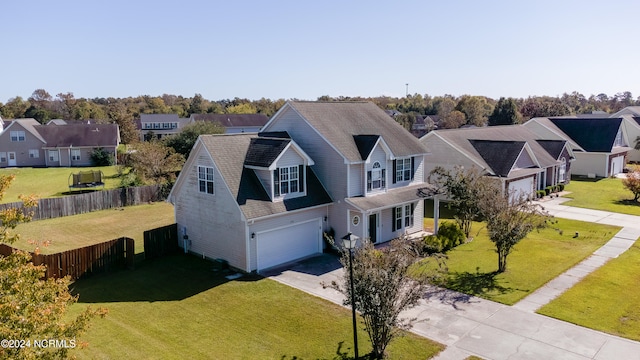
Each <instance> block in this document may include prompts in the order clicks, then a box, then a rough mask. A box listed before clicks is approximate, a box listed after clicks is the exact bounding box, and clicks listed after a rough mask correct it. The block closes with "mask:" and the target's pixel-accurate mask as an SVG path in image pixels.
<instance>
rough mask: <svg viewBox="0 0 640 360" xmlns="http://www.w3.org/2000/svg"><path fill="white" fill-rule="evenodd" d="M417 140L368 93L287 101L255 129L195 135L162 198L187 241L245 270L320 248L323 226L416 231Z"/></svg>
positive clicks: (382, 235)
mask: <svg viewBox="0 0 640 360" xmlns="http://www.w3.org/2000/svg"><path fill="white" fill-rule="evenodd" d="M424 155H425V150H424V148H423V146H422V145H421V144H420V142H419V141H418V139H416V138H415V137H414V136H413V135H411V134H410V133H409V132H408V131H406V130H405V129H404V128H402V126H400V125H399V124H397V123H396V122H395V121H394V120H393V119H392V118H390V117H389V116H388V115H387V114H386V113H385V112H384V111H383V110H381V109H380V108H378V107H377V106H376V105H375V104H373V103H368V102H326V103H325V102H300V101H295V102H287V103H286V104H285V105H284V106H283V107H282V108H281V109H280V110H279V111H278V112H277V113H276V114H275V115H274V116H273V117H272V118H271V119H270V120H269V122H268V123H267V124H266V125H265V126H264V127H263V129H262V132H261V133H257V134H227V135H204V136H201V137H200V138H199V139H198V141H197V142H196V145H195V146H194V149H193V150H192V152H191V155H190V156H189V159H188V160H187V162H186V164H185V166H184V168H183V171H182V172H181V173H180V176H179V177H178V179H177V181H176V183H175V185H174V187H173V189H172V190H171V193H170V195H169V201H170V202H171V203H173V204H174V206H175V213H176V222H177V223H178V227H179V229H180V231H181V233H182V234H183V235H185V236H186V238H187V239H186V240H185V241H184V242H183V244H182V246H183V247H185V249H186V250H189V251H191V252H194V253H197V254H201V255H202V256H204V257H208V258H222V259H225V260H227V261H229V263H230V264H231V265H232V266H234V267H236V268H239V269H242V270H245V271H254V270H258V271H260V270H263V269H266V268H269V267H274V266H277V265H280V264H283V263H286V262H290V261H293V260H296V259H299V258H304V257H307V256H312V255H315V254H318V253H321V252H322V251H323V248H324V242H323V236H322V232H323V231H330V230H333V232H334V233H335V235H336V237H342V236H343V235H346V234H347V233H349V232H351V233H353V234H354V235H357V236H359V237H361V238H370V239H371V241H373V242H377V243H379V242H385V241H389V240H391V239H393V238H397V237H399V236H401V235H402V234H413V233H418V232H422V231H423V221H422V215H423V202H422V201H420V200H421V199H420V197H419V196H418V194H417V190H418V189H419V188H422V187H424V186H425V183H424V181H423V174H424V170H423V169H424Z"/></svg>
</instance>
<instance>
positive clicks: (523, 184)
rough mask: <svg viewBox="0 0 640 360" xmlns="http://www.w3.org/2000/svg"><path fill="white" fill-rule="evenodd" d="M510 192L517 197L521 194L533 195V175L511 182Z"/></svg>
mask: <svg viewBox="0 0 640 360" xmlns="http://www.w3.org/2000/svg"><path fill="white" fill-rule="evenodd" d="M509 194H513V196H514V197H515V198H517V197H519V196H520V194H524V195H525V196H527V197H531V196H532V195H533V177H528V178H524V179H520V180H517V181H513V182H510V183H509Z"/></svg>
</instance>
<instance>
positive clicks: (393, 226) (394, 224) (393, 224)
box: [391, 160, 396, 231]
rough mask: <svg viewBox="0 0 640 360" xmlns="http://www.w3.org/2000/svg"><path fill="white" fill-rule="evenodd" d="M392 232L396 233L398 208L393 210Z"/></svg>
mask: <svg viewBox="0 0 640 360" xmlns="http://www.w3.org/2000/svg"><path fill="white" fill-rule="evenodd" d="M394 162H395V160H394ZM391 231H396V208H391Z"/></svg>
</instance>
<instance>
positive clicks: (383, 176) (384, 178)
mask: <svg viewBox="0 0 640 360" xmlns="http://www.w3.org/2000/svg"><path fill="white" fill-rule="evenodd" d="M385 170H386V169H382V188H383V189H386V188H387V174H386V173H385Z"/></svg>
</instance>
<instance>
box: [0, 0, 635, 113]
mask: <svg viewBox="0 0 640 360" xmlns="http://www.w3.org/2000/svg"><path fill="white" fill-rule="evenodd" d="M1 9H2V10H1V11H0V24H1V26H0V29H1V30H0V44H2V49H3V50H2V53H3V54H2V56H0V102H7V101H8V100H9V99H11V98H14V97H16V96H21V97H22V98H24V99H27V98H28V97H29V96H31V94H32V93H33V91H34V90H36V89H45V90H46V91H47V92H49V93H50V94H51V95H53V96H55V95H56V94H58V93H67V92H71V93H73V94H74V96H75V97H76V98H96V97H116V98H121V97H129V96H139V95H150V96H161V95H163V94H172V95H182V96H185V97H192V96H194V95H195V94H201V95H202V96H203V97H204V98H205V99H208V100H221V99H233V98H235V97H238V98H247V99H250V100H257V99H260V98H268V99H273V100H275V99H300V100H316V99H317V98H318V97H320V96H323V95H329V96H333V97H338V96H350V97H355V96H362V97H375V96H394V97H403V96H405V95H406V93H407V92H408V93H409V94H422V95H425V94H429V95H431V96H441V95H445V94H451V95H454V96H459V95H464V94H469V95H483V96H488V97H491V98H494V99H497V98H499V97H521V98H526V97H528V96H542V95H549V96H560V95H562V94H563V93H571V92H573V91H577V92H580V93H582V94H584V95H585V96H587V97H588V96H589V95H592V94H593V95H597V94H600V93H605V94H607V95H609V96H612V95H615V94H616V93H619V92H624V91H630V92H631V93H632V94H633V96H634V98H638V97H639V96H640V62H639V60H640V46H638V42H639V35H640V26H638V24H637V20H636V19H637V17H638V14H640V1H638V0H608V1H602V0H599V1H594V0H582V1H569V0H556V1H550V0H536V1H514V0H510V1H507V0H505V1H502V0H500V1H498V0H495V1H494V0H485V1H477V0H470V1H462V0H459V1H456V0H449V1H435V0H397V1H377V0H369V1H357V0H353V1H351V0H340V1H334V0H323V1H307V0H296V1H289V0H272V1H264V0H262V1H259V0H255V1H249V0H227V1H217V0H211V1H205V0H201V1H197V0H181V1H175V0H174V1H167V0H154V1H146V0H111V1H86V0H62V1H50V0H46V1H44V0H32V1H27V2H25V1H7V2H5V3H4V4H3V5H2V7H1Z"/></svg>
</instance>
